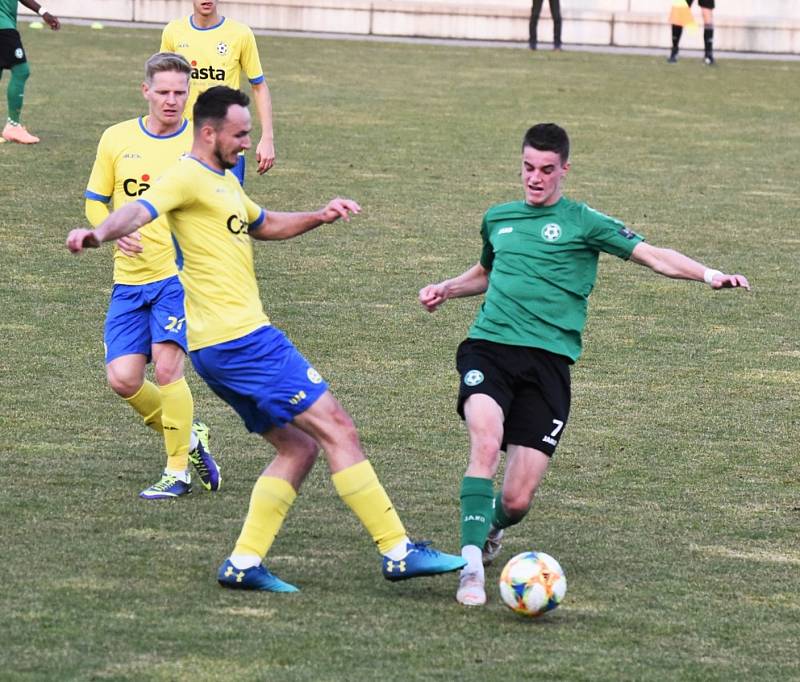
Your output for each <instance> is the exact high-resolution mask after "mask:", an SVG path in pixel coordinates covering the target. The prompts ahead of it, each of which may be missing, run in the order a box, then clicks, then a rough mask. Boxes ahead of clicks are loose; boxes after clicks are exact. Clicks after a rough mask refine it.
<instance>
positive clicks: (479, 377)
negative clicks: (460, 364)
mask: <svg viewBox="0 0 800 682" xmlns="http://www.w3.org/2000/svg"><path fill="white" fill-rule="evenodd" d="M464 383H465V384H466V385H467V386H477V385H478V384H481V383H483V372H481V371H480V370H479V369H471V370H470V371H469V372H467V373H466V374H465V375H464Z"/></svg>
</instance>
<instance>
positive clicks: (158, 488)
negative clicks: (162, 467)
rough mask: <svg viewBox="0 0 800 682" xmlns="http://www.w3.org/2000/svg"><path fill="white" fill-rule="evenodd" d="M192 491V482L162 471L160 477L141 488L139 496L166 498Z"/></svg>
mask: <svg viewBox="0 0 800 682" xmlns="http://www.w3.org/2000/svg"><path fill="white" fill-rule="evenodd" d="M190 492H192V484H191V483H185V482H184V481H182V480H180V479H179V478H176V477H175V476H173V475H172V474H167V473H163V474H161V478H160V479H159V480H158V481H156V482H155V483H153V485H151V486H150V487H149V488H147V489H145V490H142V492H140V493H139V497H141V498H142V499H144V500H166V499H170V498H172V497H180V496H181V495H188V494H189V493H190Z"/></svg>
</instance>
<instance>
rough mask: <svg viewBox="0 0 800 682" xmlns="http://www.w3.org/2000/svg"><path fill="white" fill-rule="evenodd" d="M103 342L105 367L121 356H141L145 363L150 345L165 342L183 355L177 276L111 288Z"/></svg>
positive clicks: (183, 323) (182, 317)
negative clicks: (179, 349)
mask: <svg viewBox="0 0 800 682" xmlns="http://www.w3.org/2000/svg"><path fill="white" fill-rule="evenodd" d="M103 340H104V342H105V347H106V364H108V363H109V362H111V361H112V360H115V359H116V358H118V357H120V356H122V355H145V356H147V360H148V362H149V361H150V359H151V353H150V349H151V348H152V345H153V344H154V343H164V342H166V341H172V343H177V344H178V345H179V346H180V347H181V348H183V352H184V353H186V351H187V348H188V346H187V344H186V313H185V312H184V309H183V286H182V285H181V282H180V280H179V279H178V276H177V275H173V276H172V277H167V278H166V279H162V280H159V281H158V282H151V283H150V284H115V285H114V288H113V289H112V290H111V302H110V303H109V305H108V314H107V315H106V325H105V330H104V333H103Z"/></svg>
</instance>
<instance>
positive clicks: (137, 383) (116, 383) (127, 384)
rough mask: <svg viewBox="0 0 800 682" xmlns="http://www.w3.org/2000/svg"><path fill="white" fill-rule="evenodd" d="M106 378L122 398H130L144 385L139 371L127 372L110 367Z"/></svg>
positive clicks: (112, 388)
mask: <svg viewBox="0 0 800 682" xmlns="http://www.w3.org/2000/svg"><path fill="white" fill-rule="evenodd" d="M106 378H107V379H108V385H109V386H110V387H111V390H112V391H114V393H116V394H117V395H118V396H120V397H122V398H130V397H131V396H133V395H136V393H137V392H138V391H139V389H140V388H141V387H142V383H143V378H142V376H141V375H140V374H139V373H138V372H133V373H127V372H121V371H119V370H115V369H111V368H109V369H108V370H107V371H106Z"/></svg>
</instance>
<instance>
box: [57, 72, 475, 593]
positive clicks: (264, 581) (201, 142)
mask: <svg viewBox="0 0 800 682" xmlns="http://www.w3.org/2000/svg"><path fill="white" fill-rule="evenodd" d="M248 103H249V99H248V97H247V95H245V94H244V93H242V92H241V91H239V90H233V89H231V88H228V87H225V86H218V87H214V88H210V89H209V90H207V91H205V92H204V93H202V94H201V95H200V96H199V97H198V99H197V102H196V104H195V106H194V139H193V142H192V150H191V153H190V154H189V155H188V156H186V157H184V158H183V159H182V160H180V161H179V162H178V163H177V164H176V165H174V166H173V167H172V168H171V169H169V170H167V171H166V172H165V173H164V174H163V176H162V178H161V179H160V181H158V182H156V183H155V184H154V185H153V186H152V187H151V188H150V189H149V190H148V191H147V194H146V196H144V197H141V198H140V199H138V200H137V201H134V202H131V203H129V204H127V205H125V206H123V207H122V208H121V209H119V210H117V211H114V212H113V213H112V214H111V215H110V216H109V217H108V218H107V219H106V220H104V221H103V223H102V224H101V225H99V226H98V227H97V228H96V229H95V230H87V229H77V230H72V231H71V232H70V233H69V236H68V238H67V248H69V250H70V251H72V252H73V253H78V252H80V251H82V250H83V249H84V248H87V247H90V248H95V247H98V246H100V245H101V244H102V243H103V242H106V241H110V240H114V239H119V238H120V237H122V236H123V235H126V234H129V233H131V232H133V231H134V230H136V229H137V228H140V227H142V226H143V225H145V224H147V223H149V222H150V221H152V220H154V219H156V218H157V217H158V216H162V215H166V216H168V222H169V227H170V230H171V231H172V235H173V237H174V239H175V243H176V245H177V249H178V252H179V257H180V258H181V260H182V262H183V270H182V271H181V281H182V283H183V286H184V291H185V294H186V320H187V325H188V345H189V357H190V358H191V360H192V364H193V365H194V368H195V370H196V371H197V373H198V374H199V375H200V376H201V377H202V378H203V380H204V381H205V382H206V383H207V384H208V385H209V386H210V387H211V389H212V390H213V391H214V392H215V393H216V394H217V395H218V396H219V397H220V398H222V399H223V400H224V401H225V402H227V403H228V404H229V405H230V406H231V407H233V409H234V410H235V411H236V412H237V413H238V414H239V416H240V417H241V418H242V420H243V421H244V423H245V426H246V427H247V429H248V430H249V431H251V432H253V433H258V434H260V435H262V436H263V438H264V439H265V440H266V441H267V442H269V443H270V444H272V445H273V446H274V448H275V450H276V454H275V457H274V458H273V459H272V461H271V462H270V463H269V464H268V466H267V467H266V469H265V470H264V472H263V473H262V475H261V477H260V478H259V479H258V481H257V482H256V484H255V487H254V488H253V492H252V495H251V498H250V509H249V511H248V514H247V517H246V519H245V522H244V525H243V527H242V531H241V534H240V535H239V539H238V540H237V542H236V545H235V547H234V550H233V552H232V554H231V555H230V556H229V557H228V559H226V560H225V561H224V562H223V564H222V565H221V566H220V568H219V571H218V573H217V580H218V581H219V583H220V584H221V585H223V586H224V587H231V588H239V589H251V590H266V591H271V592H294V591H296V590H297V588H296V587H295V586H294V585H291V584H289V583H287V582H284V581H283V580H281V579H280V578H278V577H276V576H275V575H274V574H272V573H271V572H270V571H268V570H267V568H266V567H265V566H264V565H263V563H262V560H263V559H264V557H265V556H266V554H267V552H268V550H269V548H270V547H271V545H272V542H273V540H274V539H275V536H276V535H277V533H278V531H279V529H280V527H281V525H282V523H283V519H284V517H285V516H286V514H287V512H288V511H289V508H290V507H291V505H292V503H293V502H294V500H295V498H296V496H297V492H298V490H299V489H300V486H301V484H302V483H303V481H304V480H305V478H306V476H307V475H308V473H309V472H310V471H311V468H312V467H313V466H314V463H315V462H316V460H317V457H318V454H319V450H320V448H322V449H323V450H324V451H325V456H326V458H327V461H328V466H329V468H330V470H331V479H332V481H333V485H334V487H335V488H336V491H337V493H338V494H339V496H340V497H341V499H342V500H343V501H344V503H345V504H346V505H347V506H348V507H349V508H350V509H351V510H352V511H353V512H354V513H355V514H356V516H357V517H358V519H359V520H360V521H361V523H362V524H363V525H364V527H365V528H366V529H367V531H368V532H369V534H370V535H371V537H372V539H373V540H374V541H375V543H376V545H377V547H378V551H379V552H380V554H381V556H382V572H383V575H384V577H385V578H387V579H388V580H392V581H396V580H404V579H406V578H414V577H418V576H423V575H434V574H437V573H447V572H450V571H456V570H458V569H460V568H463V567H464V565H465V561H464V560H463V559H462V558H461V557H460V556H454V555H450V554H444V553H442V552H439V551H437V550H435V549H433V548H432V547H430V545H428V543H425V542H412V541H411V540H409V538H408V535H407V534H406V530H405V528H404V527H403V524H402V522H401V521H400V517H399V516H398V514H397V511H396V510H395V508H394V505H393V504H392V502H391V500H390V499H389V496H388V495H387V494H386V491H385V490H384V488H383V486H382V485H381V483H380V481H379V480H378V478H377V475H376V473H375V471H374V470H373V468H372V465H371V464H370V462H369V461H368V460H367V459H366V458H365V456H364V452H363V450H362V447H361V443H360V440H359V437H358V432H357V431H356V428H355V425H354V424H353V421H352V419H351V418H350V416H349V415H348V413H347V412H346V411H345V410H344V408H343V407H342V406H341V405H340V404H339V402H338V401H337V400H336V399H335V398H334V397H333V394H332V393H331V392H330V390H329V389H328V386H327V384H326V383H325V381H324V379H323V378H322V377H321V376H320V374H319V372H317V371H316V369H314V367H313V366H312V365H311V364H310V363H309V361H308V360H307V359H306V358H305V357H304V356H303V355H301V354H300V353H299V351H298V350H297V349H296V348H295V347H294V345H293V344H292V343H291V341H289V339H288V338H287V337H286V336H285V335H284V334H283V332H281V331H280V330H278V329H276V328H275V327H274V326H272V324H271V323H270V321H269V318H268V317H267V316H266V314H265V313H264V309H263V305H262V303H261V299H260V296H259V291H258V282H257V281H256V276H255V267H254V263H253V240H254V239H258V240H276V239H290V238H292V237H296V236H298V235H301V234H303V233H304V232H307V231H309V230H312V229H314V228H316V227H319V226H320V225H324V224H327V223H333V222H336V221H337V220H339V219H342V220H345V221H349V220H350V216H351V215H353V214H357V213H359V212H360V210H361V208H360V206H359V205H358V204H357V203H356V202H355V201H352V200H350V199H343V198H335V199H333V200H331V201H330V202H328V204H327V205H326V206H324V207H322V208H320V209H318V210H316V211H310V212H305V213H301V212H296V213H280V212H277V211H272V210H266V209H262V208H261V207H259V206H258V205H257V204H255V203H254V202H253V201H252V200H250V198H249V197H248V196H247V195H246V194H245V193H244V190H243V189H242V187H241V185H240V184H239V182H238V180H237V179H236V178H235V177H234V175H233V174H232V173H231V172H230V169H231V168H233V167H234V166H235V165H236V162H237V155H238V154H239V153H240V152H242V151H244V150H246V149H249V148H250V146H251V143H250V130H251V122H250V112H249V111H248V109H247V105H248Z"/></svg>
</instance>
